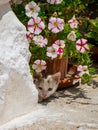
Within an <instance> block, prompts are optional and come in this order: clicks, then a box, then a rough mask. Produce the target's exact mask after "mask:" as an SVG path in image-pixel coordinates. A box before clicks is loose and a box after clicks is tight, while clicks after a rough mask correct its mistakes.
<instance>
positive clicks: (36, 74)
mask: <svg viewBox="0 0 98 130" xmlns="http://www.w3.org/2000/svg"><path fill="white" fill-rule="evenodd" d="M33 79H34V83H36V82H37V81H40V80H42V74H41V73H36V72H35V73H34V74H33Z"/></svg>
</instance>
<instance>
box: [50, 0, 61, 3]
mask: <svg viewBox="0 0 98 130" xmlns="http://www.w3.org/2000/svg"><path fill="white" fill-rule="evenodd" d="M62 1H63V0H47V2H48V3H50V4H60V3H61V2H62Z"/></svg>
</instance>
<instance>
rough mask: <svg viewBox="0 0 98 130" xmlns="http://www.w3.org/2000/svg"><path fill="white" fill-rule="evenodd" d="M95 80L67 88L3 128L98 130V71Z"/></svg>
mask: <svg viewBox="0 0 98 130" xmlns="http://www.w3.org/2000/svg"><path fill="white" fill-rule="evenodd" d="M95 77H97V78H95V79H94V81H93V82H92V84H90V85H89V86H88V85H87V84H85V85H81V86H78V87H71V88H67V89H66V90H63V91H58V92H56V95H55V96H54V97H52V98H49V99H48V100H46V101H44V102H42V103H41V104H39V106H38V107H37V108H36V110H35V112H33V113H30V114H28V115H26V116H23V117H21V118H17V119H15V120H12V121H11V122H9V123H7V124H5V125H3V126H1V127H0V130H98V75H97V76H95Z"/></svg>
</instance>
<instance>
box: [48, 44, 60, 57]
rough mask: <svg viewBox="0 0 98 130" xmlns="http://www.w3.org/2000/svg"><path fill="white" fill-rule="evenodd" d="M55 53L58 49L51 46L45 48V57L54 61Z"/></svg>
mask: <svg viewBox="0 0 98 130" xmlns="http://www.w3.org/2000/svg"><path fill="white" fill-rule="evenodd" d="M57 51H58V48H54V47H53V46H50V47H47V53H46V55H47V56H48V57H51V58H52V59H54V58H56V57H57Z"/></svg>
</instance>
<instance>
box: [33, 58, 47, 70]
mask: <svg viewBox="0 0 98 130" xmlns="http://www.w3.org/2000/svg"><path fill="white" fill-rule="evenodd" d="M32 68H33V69H34V70H35V71H36V72H41V71H43V70H45V69H46V62H45V61H44V60H36V61H34V63H33V65H32Z"/></svg>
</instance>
